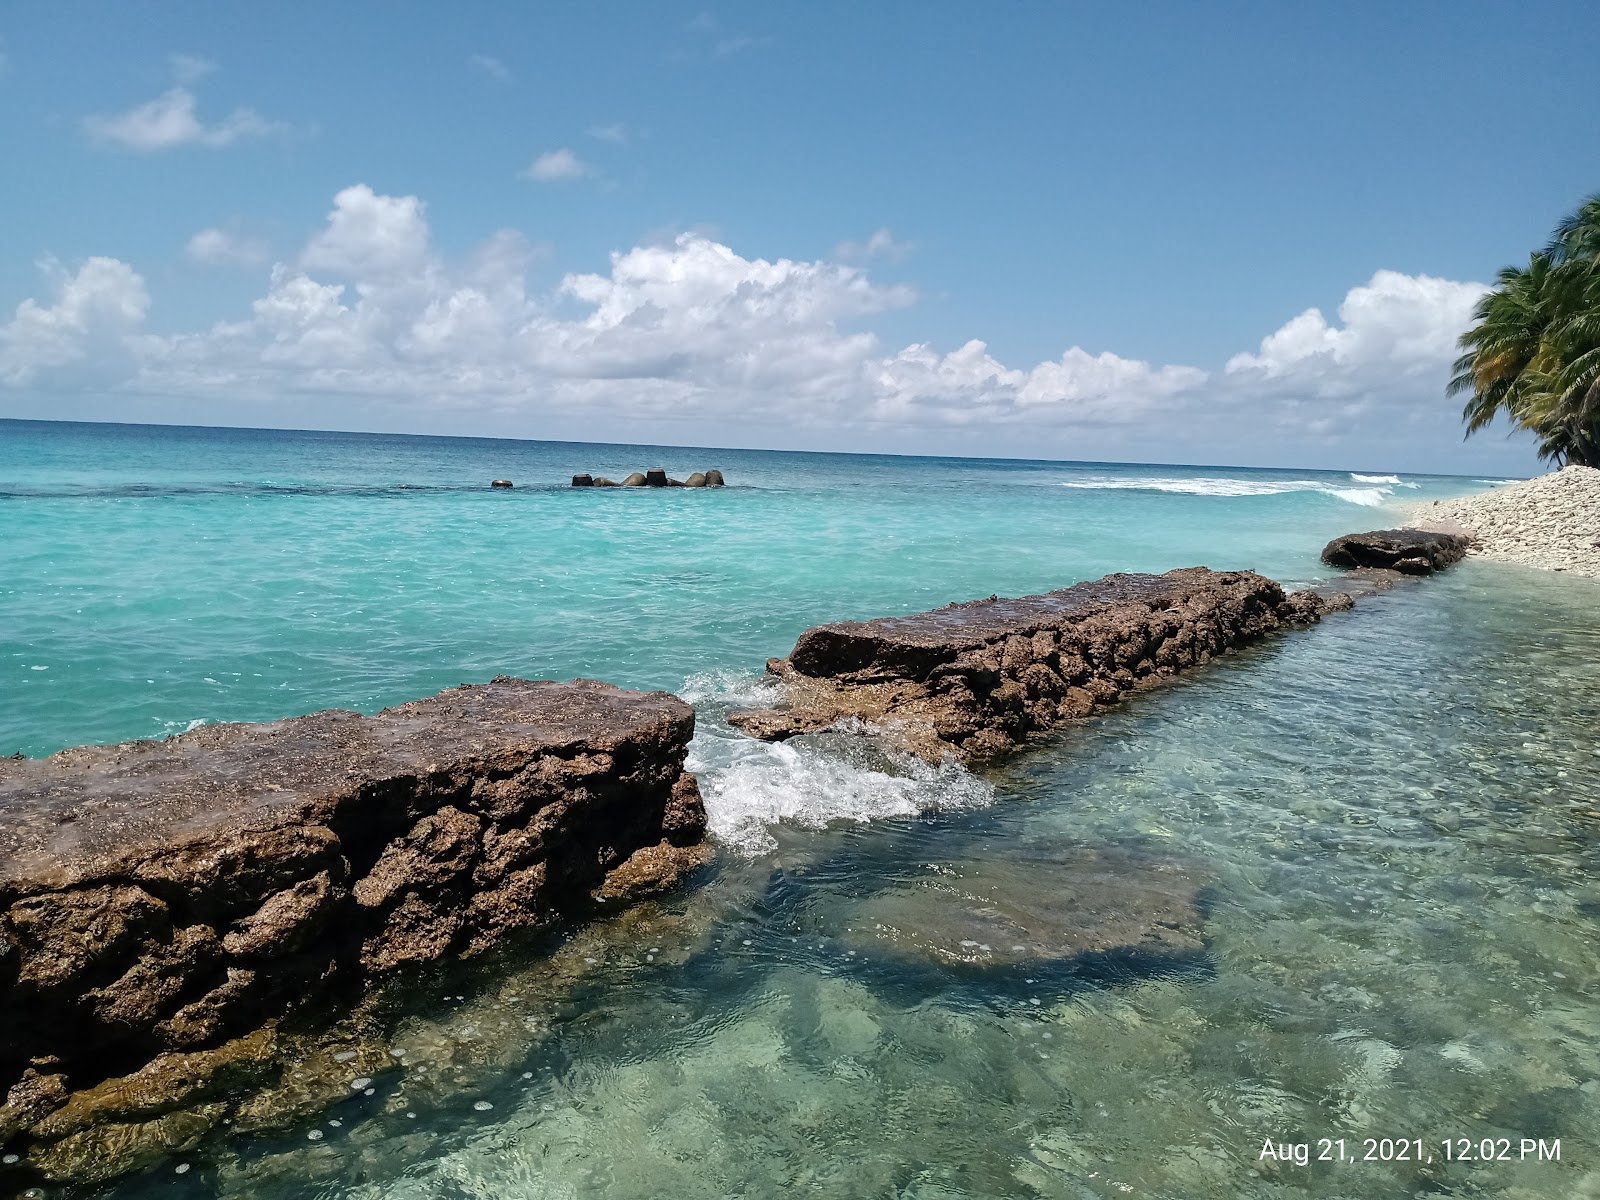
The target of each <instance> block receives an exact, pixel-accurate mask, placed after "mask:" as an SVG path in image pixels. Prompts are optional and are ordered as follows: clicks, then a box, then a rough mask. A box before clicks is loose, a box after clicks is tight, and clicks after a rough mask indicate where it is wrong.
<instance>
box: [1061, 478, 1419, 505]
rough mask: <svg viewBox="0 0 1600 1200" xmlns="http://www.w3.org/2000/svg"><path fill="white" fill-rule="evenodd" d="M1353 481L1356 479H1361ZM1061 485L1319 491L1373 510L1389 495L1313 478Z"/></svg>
mask: <svg viewBox="0 0 1600 1200" xmlns="http://www.w3.org/2000/svg"><path fill="white" fill-rule="evenodd" d="M1352 478H1355V479H1359V478H1361V476H1352ZM1061 486H1062V487H1069V488H1093V489H1100V488H1104V489H1110V490H1116V491H1142V492H1181V493H1184V494H1186V495H1191V496H1281V495H1284V494H1285V493H1288V492H1321V493H1323V494H1324V495H1329V496H1333V497H1335V498H1337V499H1339V500H1344V501H1347V502H1348V503H1350V504H1361V505H1365V506H1367V507H1368V508H1376V507H1377V506H1378V505H1380V504H1382V503H1383V502H1384V499H1385V498H1386V497H1388V496H1389V495H1390V494H1391V489H1390V488H1389V487H1388V486H1384V487H1336V486H1335V485H1333V484H1330V483H1322V482H1319V481H1318V480H1315V479H1231V478H1227V477H1225V476H1217V477H1209V476H1196V477H1192V478H1187V479H1176V478H1174V479H1167V478H1155V477H1139V476H1133V477H1125V478H1122V479H1075V480H1070V481H1068V482H1066V483H1063V484H1062V485H1061Z"/></svg>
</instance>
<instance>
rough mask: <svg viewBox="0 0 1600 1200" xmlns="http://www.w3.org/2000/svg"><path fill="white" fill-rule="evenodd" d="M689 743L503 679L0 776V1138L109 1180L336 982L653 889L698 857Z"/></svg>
mask: <svg viewBox="0 0 1600 1200" xmlns="http://www.w3.org/2000/svg"><path fill="white" fill-rule="evenodd" d="M693 731H694V713H693V710H692V709H691V708H690V707H689V705H687V704H686V703H684V702H683V701H681V700H679V699H678V698H677V697H675V696H670V695H668V694H666V693H664V692H651V693H644V692H629V691H623V690H621V689H619V688H615V687H612V686H610V685H608V684H603V683H596V682H593V681H589V680H578V681H575V682H572V683H550V682H530V681H527V680H520V679H509V678H500V679H496V680H494V681H493V682H492V683H489V684H486V685H480V686H469V685H463V686H462V687H460V688H454V689H450V690H448V691H445V692H441V693H440V694H438V695H437V696H433V697H430V698H428V699H426V700H418V701H415V702H413V703H410V704H403V705H400V706H399V707H396V708H391V709H386V710H385V711H383V712H381V713H379V714H378V715H376V716H373V717H366V716H361V715H359V714H357V713H353V712H343V711H329V712H320V713H314V714H312V715H310V716H306V717H296V718H294V719H291V720H286V721H278V722H274V723H272V724H265V725H213V726H207V727H203V728H201V729H197V730H195V731H193V732H190V733H186V734H183V735H181V736H179V737H175V738H169V739H167V740H166V741H162V742H128V743H124V744H122V745H116V746H90V747H81V748H77V749H72V750H64V751H62V752H61V753H59V754H56V755H52V756H51V757H49V758H45V759H35V760H20V761H13V760H6V761H3V762H0V1028H3V1029H4V1030H5V1036H4V1038H0V1097H4V1103H3V1104H0V1146H4V1147H5V1148H7V1149H8V1150H10V1151H11V1152H13V1153H20V1154H22V1155H23V1157H24V1158H25V1160H26V1161H25V1162H24V1164H23V1166H22V1167H21V1168H19V1169H32V1170H34V1171H36V1172H38V1174H37V1175H36V1177H42V1178H47V1179H49V1178H56V1179H60V1178H66V1177H68V1175H69V1174H70V1173H71V1172H76V1171H82V1172H87V1177H89V1178H104V1177H108V1176H109V1175H112V1174H116V1173H119V1172H120V1171H122V1170H127V1169H130V1168H131V1167H134V1166H137V1165H139V1164H140V1163H141V1162H143V1161H147V1160H148V1156H149V1155H150V1154H151V1153H156V1154H159V1153H160V1152H162V1151H163V1150H171V1149H173V1148H176V1147H177V1146H178V1145H180V1144H182V1143H185V1142H192V1140H193V1139H197V1138H198V1137H199V1136H201V1135H202V1134H203V1133H204V1132H205V1130H206V1129H208V1128H210V1127H212V1126H213V1125H214V1124H215V1123H216V1122H217V1121H219V1120H221V1119H222V1117H223V1116H224V1115H225V1114H226V1113H227V1112H228V1111H231V1109H230V1106H229V1105H228V1104H224V1103H222V1102H221V1101H220V1100H217V1099H216V1098H217V1097H219V1096H221V1095H223V1094H225V1093H228V1092H230V1091H231V1090H232V1089H233V1088H234V1087H235V1086H237V1085H238V1084H239V1082H240V1081H241V1080H242V1079H243V1078H244V1077H246V1076H249V1077H251V1078H254V1077H256V1076H257V1075H259V1074H260V1073H261V1072H263V1071H266V1070H268V1069H269V1068H270V1062H269V1061H268V1060H269V1059H270V1057H271V1056H270V1054H268V1053H267V1052H266V1051H264V1050H263V1049H262V1046H261V1045H258V1044H257V1043H260V1042H261V1040H262V1038H266V1039H267V1040H268V1041H269V1042H270V1041H271V1037H272V1034H271V1031H272V1029H273V1027H274V1026H276V1025H277V1024H278V1023H279V1022H280V1021H281V1020H282V1019H283V1018H284V1017H286V1016H287V1015H289V1014H292V1013H295V1012H297V1011H304V1010H306V1009H307V1008H308V1006H310V1005H311V1004H312V1002H313V1001H315V1000H316V999H317V998H318V997H319V996H324V995H327V994H329V993H330V992H332V990H333V989H334V988H335V987H336V986H337V987H338V988H339V993H338V994H339V995H340V997H341V998H343V997H348V996H349V995H350V994H351V992H352V991H354V992H355V994H357V995H359V994H361V992H362V991H363V990H364V989H367V988H369V987H372V986H377V985H378V984H380V983H381V982H382V981H384V980H387V979H389V978H390V977H392V976H393V975H394V973H395V972H397V971H402V970H404V971H415V970H417V969H419V968H422V967H427V966H429V965H431V964H434V963H438V962H444V961H446V960H452V959H461V958H470V957H473V956H476V955H479V954H482V953H483V952H485V951H487V950H488V949H490V948H491V947H493V946H495V945H496V944H497V943H499V942H500V941H501V940H502V939H505V938H506V937H507V936H508V935H511V934H514V933H520V932H524V931H535V930H539V929H542V928H546V927H548V926H550V925H551V924H553V923H555V922H556V921H557V920H558V919H560V918H561V917H562V916H566V915H572V914H575V913H581V912H585V911H587V910H588V908H589V906H590V905H592V904H593V903H594V902H595V900H596V899H599V900H601V901H604V900H631V899H634V898H636V897H638V896H641V895H645V894H648V893H650V892H652V891H659V890H660V889H661V888H663V887H667V886H670V885H671V884H672V883H674V882H675V881H676V880H677V879H679V878H681V877H682V876H683V875H684V874H685V873H686V872H687V871H689V870H691V869H693V868H694V867H696V866H698V865H700V864H701V863H702V862H704V861H705V857H706V853H705V850H704V848H703V846H702V845H701V842H702V838H703V835H704V830H705V812H704V809H703V808H702V806H701V803H700V796H699V792H698V790H697V788H696V786H695V780H694V777H693V776H692V775H689V774H687V773H686V772H685V771H684V769H683V761H684V755H685V752H686V750H687V746H688V742H689V739H690V737H691V736H692V734H693ZM408 977H409V976H408ZM119 1077H120V1078H119ZM130 1095H142V1096H145V1097H147V1099H146V1100H142V1101H141V1105H142V1107H140V1106H135V1109H136V1110H137V1111H134V1110H130V1109H129V1108H128V1102H127V1100H128V1096H130ZM202 1101H204V1103H202ZM212 1101H215V1102H212ZM147 1110H148V1111H147ZM107 1118H110V1119H112V1120H114V1121H116V1120H120V1121H122V1122H123V1124H122V1125H121V1126H120V1128H121V1129H122V1134H120V1135H116V1134H112V1133H107V1132H104V1131H101V1130H98V1129H93V1128H91V1127H92V1126H94V1124H95V1123H96V1122H97V1121H101V1120H104V1119H107ZM130 1119H133V1120H134V1124H133V1125H131V1126H130V1125H128V1124H126V1122H127V1121H129V1120H130ZM163 1122H165V1124H163ZM174 1123H176V1125H181V1126H182V1127H183V1131H185V1132H182V1136H178V1134H177V1133H174V1132H173V1128H168V1126H174V1128H175V1127H176V1126H175V1125H174ZM86 1138H88V1139H91V1140H90V1141H89V1142H87V1143H86V1144H85V1145H84V1146H82V1147H77V1148H74V1147H75V1146H76V1143H74V1141H73V1139H78V1140H79V1141H82V1140H83V1139H86ZM107 1146H115V1147H119V1148H120V1149H119V1151H118V1153H115V1154H113V1153H110V1152H109V1151H107V1150H106V1149H105V1147H107ZM119 1154H120V1157H119ZM141 1156H143V1157H141ZM52 1164H54V1166H52ZM75 1177H76V1178H77V1179H78V1180H79V1181H82V1180H83V1179H84V1178H85V1176H84V1175H77V1176H75Z"/></svg>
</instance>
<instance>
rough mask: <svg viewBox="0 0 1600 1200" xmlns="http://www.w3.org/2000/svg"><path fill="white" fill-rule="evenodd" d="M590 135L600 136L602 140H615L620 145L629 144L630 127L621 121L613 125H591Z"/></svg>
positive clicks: (593, 136)
mask: <svg viewBox="0 0 1600 1200" xmlns="http://www.w3.org/2000/svg"><path fill="white" fill-rule="evenodd" d="M589 136H590V137H592V138H599V139H600V140H601V141H602V142H613V143H615V144H616V145H618V146H625V145H627V144H628V127H627V126H626V125H624V124H623V123H622V122H621V121H617V122H615V123H613V124H611V125H591V126H590V127H589Z"/></svg>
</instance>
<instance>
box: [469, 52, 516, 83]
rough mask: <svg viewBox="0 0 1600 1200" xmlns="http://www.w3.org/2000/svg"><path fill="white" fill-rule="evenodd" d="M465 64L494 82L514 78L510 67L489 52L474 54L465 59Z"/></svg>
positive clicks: (506, 81)
mask: <svg viewBox="0 0 1600 1200" xmlns="http://www.w3.org/2000/svg"><path fill="white" fill-rule="evenodd" d="M467 65H468V66H469V67H471V68H472V69H473V70H474V71H476V72H477V73H478V74H480V75H482V76H483V77H484V78H485V79H492V80H494V82H496V83H510V82H511V81H512V79H513V78H515V76H513V75H512V74H511V68H510V67H508V66H506V65H505V63H503V62H501V61H500V60H499V59H498V58H495V57H494V56H493V55H491V54H474V55H473V56H472V57H471V58H469V59H467Z"/></svg>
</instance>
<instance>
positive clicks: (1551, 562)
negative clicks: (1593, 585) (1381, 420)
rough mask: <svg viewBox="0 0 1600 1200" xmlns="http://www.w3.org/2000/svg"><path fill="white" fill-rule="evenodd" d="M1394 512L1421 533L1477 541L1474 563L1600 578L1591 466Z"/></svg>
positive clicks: (1599, 496) (1597, 477) (1596, 492)
mask: <svg viewBox="0 0 1600 1200" xmlns="http://www.w3.org/2000/svg"><path fill="white" fill-rule="evenodd" d="M1390 507H1391V508H1392V509H1393V510H1394V511H1396V512H1398V513H1399V514H1400V515H1401V516H1402V517H1403V518H1404V519H1405V520H1406V521H1407V522H1408V523H1410V524H1411V525H1413V526H1414V527H1416V528H1418V529H1425V530H1428V531H1430V532H1436V533H1467V534H1470V535H1471V537H1472V539H1473V544H1472V546H1471V548H1470V549H1469V550H1468V554H1469V555H1471V556H1473V557H1477V558H1487V559H1493V560H1495V561H1498V562H1511V563H1518V564H1520V565H1522V566H1527V567H1536V568H1538V569H1540V570H1546V571H1560V572H1564V573H1567V574H1571V575H1582V576H1586V577H1588V578H1594V579H1600V470H1595V469H1594V468H1592V467H1577V466H1569V467H1565V468H1563V469H1561V470H1559V471H1552V472H1549V473H1548V474H1545V475H1536V476H1534V477H1533V478H1532V479H1525V480H1522V481H1520V482H1518V483H1512V484H1507V485H1505V486H1503V487H1496V488H1489V489H1486V490H1485V491H1482V492H1473V493H1471V494H1469V495H1466V496H1459V497H1457V498H1455V499H1453V500H1433V501H1426V502H1423V501H1416V502H1411V503H1401V504H1392V505H1390Z"/></svg>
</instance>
